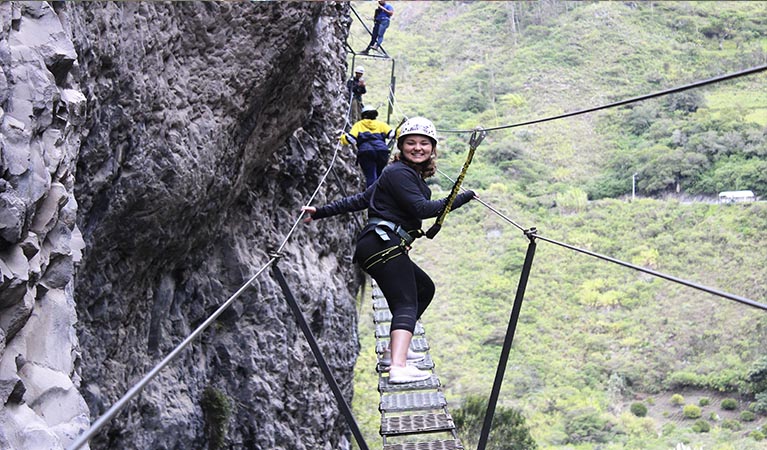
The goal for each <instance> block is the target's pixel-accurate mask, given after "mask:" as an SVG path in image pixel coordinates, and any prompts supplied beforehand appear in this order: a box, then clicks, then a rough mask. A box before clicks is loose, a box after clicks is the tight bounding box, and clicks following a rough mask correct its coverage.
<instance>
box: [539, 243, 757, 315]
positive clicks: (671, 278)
mask: <svg viewBox="0 0 767 450" xmlns="http://www.w3.org/2000/svg"><path fill="white" fill-rule="evenodd" d="M536 238H538V239H540V240H542V241H546V242H549V243H551V244H554V245H559V246H560V247H564V248H567V249H570V250H573V251H576V252H580V253H583V254H585V255H589V256H593V257H595V258H599V259H602V260H605V261H609V262H611V263H614V264H618V265H621V266H624V267H628V268H630V269H634V270H638V271H640V272H644V273H646V274H649V275H653V276H655V277H658V278H663V279H665V280H668V281H672V282H674V283H678V284H681V285H684V286H687V287H691V288H693V289H698V290H699V291H703V292H707V293H709V294H713V295H716V296H719V297H723V298H726V299H728V300H733V301H736V302H739V303H743V304H744V305H748V306H753V307H754V308H758V309H761V310H764V311H767V305H765V304H763V303H759V302H756V301H754V300H751V299H749V298H746V297H741V296H740V295H734V294H730V293H727V292H724V291H720V290H718V289H714V288H710V287H707V286H703V285H700V284H697V283H693V282H691V281H687V280H684V279H682V278H677V277H674V276H671V275H666V274H665V273H662V272H656V271H654V270H651V269H647V268H644V267H641V266H636V265H634V264H631V263H627V262H625V261H621V260H619V259H615V258H611V257H609V256H605V255H600V254H599V253H595V252H592V251H589V250H584V249H582V248H578V247H575V246H572V245H569V244H565V243H562V242H558V241H555V240H554V239H549V238H545V237H543V236H536Z"/></svg>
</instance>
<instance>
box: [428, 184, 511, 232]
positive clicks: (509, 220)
mask: <svg viewBox="0 0 767 450" xmlns="http://www.w3.org/2000/svg"><path fill="white" fill-rule="evenodd" d="M437 172H439V173H440V175H442V176H443V177H445V178H447V179H448V180H450V182H452V183H455V180H453V179H452V178H450V177H449V176H448V175H447V174H446V173H445V172H443V171H441V170H439V169H437ZM461 190H462V191H466V189H465V188H464V187H463V186H461ZM474 200H476V201H478V202H479V203H480V204H482V206H484V207H485V208H487V209H489V210H490V211H492V212H494V213H495V214H496V215H498V217H500V218H501V219H503V220H505V221H506V222H508V223H510V224H511V225H513V226H515V227H517V228H518V229H519V230H520V231H525V228H523V227H522V226H521V225H519V224H518V223H516V222H514V221H513V220H511V219H510V218H508V217H506V216H505V215H504V214H503V213H501V212H500V211H498V210H497V209H495V208H494V207H493V206H492V205H490V204H489V203H487V202H485V201H484V200H482V199H481V198H479V197H477V196H476V195H474Z"/></svg>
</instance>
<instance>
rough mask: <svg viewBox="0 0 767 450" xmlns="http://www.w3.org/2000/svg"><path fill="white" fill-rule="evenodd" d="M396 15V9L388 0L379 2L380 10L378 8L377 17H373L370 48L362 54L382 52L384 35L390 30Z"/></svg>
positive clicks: (379, 0)
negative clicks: (391, 21) (392, 18)
mask: <svg viewBox="0 0 767 450" xmlns="http://www.w3.org/2000/svg"><path fill="white" fill-rule="evenodd" d="M393 15H394V7H393V6H392V5H390V4H388V3H386V0H378V8H376V13H375V16H373V22H374V23H373V31H372V33H371V34H372V37H371V39H370V43H369V44H368V47H367V48H366V49H365V50H363V51H362V54H365V55H366V54H367V53H368V52H369V51H370V50H376V51H381V43H383V38H384V33H386V29H387V28H389V21H390V20H391V16H393Z"/></svg>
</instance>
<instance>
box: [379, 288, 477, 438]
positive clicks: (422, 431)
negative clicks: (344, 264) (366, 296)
mask: <svg viewBox="0 0 767 450" xmlns="http://www.w3.org/2000/svg"><path fill="white" fill-rule="evenodd" d="M391 318H392V316H391V312H390V311H389V307H388V305H387V304H386V299H385V298H384V296H383V293H382V292H381V290H380V289H378V286H377V285H376V284H375V281H373V321H374V322H375V336H376V354H377V356H378V361H379V364H378V366H377V369H378V374H379V376H378V392H380V393H381V402H380V404H379V406H378V409H379V411H381V428H380V433H381V436H382V437H383V450H463V448H464V447H463V445H461V441H460V440H459V439H458V435H457V433H456V430H455V424H454V423H453V418H452V417H451V416H450V413H449V412H448V410H447V401H446V400H445V395H444V393H443V392H442V386H441V384H440V381H439V377H437V375H436V374H433V375H432V376H431V378H429V379H428V380H424V381H419V382H416V383H407V384H389V376H388V373H387V372H386V371H385V368H384V367H382V366H381V364H380V361H381V357H382V354H383V352H384V350H385V349H386V348H388V346H389V327H390V325H391ZM410 349H411V350H413V351H415V352H419V353H426V357H425V358H424V359H423V360H422V361H419V362H417V363H415V366H416V367H418V368H419V369H421V370H431V371H432V373H433V370H434V361H433V360H432V358H431V355H429V353H428V352H429V343H428V341H427V340H426V332H425V330H424V328H423V326H422V325H421V323H420V322H419V323H417V324H416V330H415V334H414V336H413V341H412V342H411V344H410Z"/></svg>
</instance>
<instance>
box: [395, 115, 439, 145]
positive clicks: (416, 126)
mask: <svg viewBox="0 0 767 450" xmlns="http://www.w3.org/2000/svg"><path fill="white" fill-rule="evenodd" d="M409 134H420V135H423V136H427V137H429V138H431V140H432V143H433V144H434V145H437V129H436V128H435V127H434V124H433V123H431V120H429V119H427V118H426V117H411V118H410V119H408V120H406V121H405V123H403V124H402V126H401V127H399V136H397V141H398V142H399V140H400V139H402V138H403V137H405V136H407V135H409Z"/></svg>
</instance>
